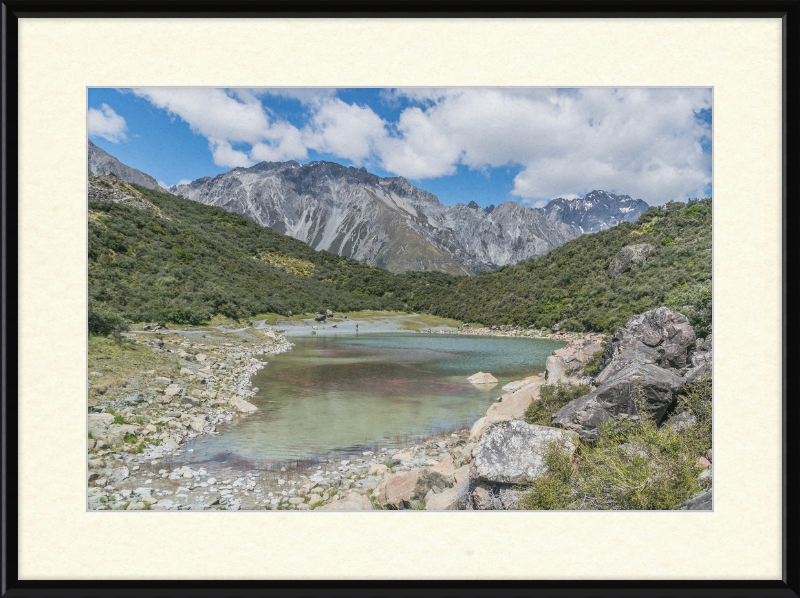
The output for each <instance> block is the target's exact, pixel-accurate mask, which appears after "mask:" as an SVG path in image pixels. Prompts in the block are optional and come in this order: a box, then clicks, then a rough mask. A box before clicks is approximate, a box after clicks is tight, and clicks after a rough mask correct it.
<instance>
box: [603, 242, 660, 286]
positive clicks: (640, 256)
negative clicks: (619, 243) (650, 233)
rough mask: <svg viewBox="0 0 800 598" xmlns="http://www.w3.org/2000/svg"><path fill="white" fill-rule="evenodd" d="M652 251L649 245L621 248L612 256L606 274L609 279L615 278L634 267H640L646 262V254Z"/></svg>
mask: <svg viewBox="0 0 800 598" xmlns="http://www.w3.org/2000/svg"><path fill="white" fill-rule="evenodd" d="M653 249H654V247H653V246H652V245H650V244H649V243H642V244H640V245H628V246H627V247H623V248H622V249H621V250H620V252H619V253H618V254H617V255H615V256H614V259H613V260H611V263H610V264H609V265H608V270H607V271H606V274H607V275H608V277H609V278H616V277H617V276H619V275H620V274H623V273H625V272H627V271H628V270H630V269H631V268H633V267H634V266H641V265H642V264H644V263H645V261H646V260H647V254H648V253H650V252H651V251H653Z"/></svg>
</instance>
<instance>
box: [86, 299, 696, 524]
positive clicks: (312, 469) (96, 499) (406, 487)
mask: <svg viewBox="0 0 800 598" xmlns="http://www.w3.org/2000/svg"><path fill="white" fill-rule="evenodd" d="M659 309H660V310H664V308H659ZM653 311H654V312H655V311H657V310H653ZM664 312H669V310H664V311H663V312H659V314H658V315H657V316H652V315H651V312H648V313H647V314H643V315H642V316H635V317H632V318H631V319H629V322H628V328H624V329H623V328H618V329H617V331H615V334H614V336H613V337H612V338H611V339H608V337H605V336H604V335H600V334H575V333H557V336H556V334H553V335H549V336H547V337H545V338H551V339H553V340H562V339H563V340H568V341H569V343H568V344H567V346H565V347H562V348H561V349H558V350H556V351H554V352H553V354H552V355H551V356H550V357H549V358H548V360H547V366H546V371H545V373H544V374H538V375H534V376H531V377H528V378H525V379H523V380H520V381H517V382H513V383H510V384H507V385H506V386H504V387H503V390H506V391H507V392H506V393H505V394H503V395H502V396H500V397H498V398H497V399H496V401H495V403H493V404H492V405H491V406H490V407H489V408H488V409H487V412H486V414H485V415H484V416H483V417H482V418H480V419H478V420H477V421H476V422H475V423H474V424H473V425H472V427H471V428H470V430H469V431H467V430H461V431H459V432H456V433H451V434H448V435H442V436H439V437H433V438H430V439H428V440H427V441H425V442H420V443H417V444H415V445H413V446H409V447H407V448H406V449H404V450H399V451H398V450H389V449H386V448H382V449H380V448H378V449H376V450H370V451H364V452H363V453H361V454H360V455H358V456H357V457H355V458H352V459H346V460H340V461H337V462H333V461H331V460H323V461H317V462H316V463H306V464H303V465H300V466H298V465H297V464H295V465H292V464H285V466H282V465H281V464H275V463H272V464H264V463H261V464H258V463H245V464H227V463H225V462H222V463H218V464H211V463H209V464H207V465H206V466H204V467H196V468H193V467H191V466H188V465H181V466H176V465H180V464H179V463H178V464H176V463H175V461H176V460H180V455H181V450H182V449H181V446H182V445H183V443H185V441H186V440H188V439H191V438H194V437H197V436H199V435H201V434H211V435H214V434H216V433H218V432H217V430H216V427H217V426H220V425H226V423H231V422H233V423H235V421H236V420H237V419H238V418H240V417H246V415H247V413H249V412H251V411H253V410H255V406H253V405H251V404H249V403H247V401H246V400H245V399H246V398H247V396H248V394H250V395H251V394H252V392H253V391H252V390H247V388H248V386H249V379H250V376H252V374H253V373H254V372H255V371H257V369H259V368H260V367H263V365H264V364H263V362H261V361H260V360H258V359H256V358H255V357H254V355H258V354H269V353H278V352H282V351H285V350H288V349H289V348H290V347H291V343H288V342H287V341H286V340H285V339H284V338H283V337H282V336H281V335H280V334H279V333H276V332H275V331H273V330H270V329H249V330H248V331H247V332H248V333H249V334H251V335H253V334H261V335H267V336H268V337H269V340H268V341H267V342H265V343H263V344H257V345H254V346H249V347H247V349H246V350H244V349H242V348H241V343H240V344H239V345H238V346H236V343H234V342H231V343H223V344H222V345H220V344H219V343H218V344H217V346H215V347H213V351H212V347H210V345H209V343H207V342H206V343H198V342H195V343H192V342H189V341H182V342H172V343H163V341H162V342H161V343H160V342H159V341H158V340H150V341H144V342H145V343H148V344H150V345H151V346H153V350H154V351H162V352H171V353H172V354H174V355H175V356H177V357H178V358H179V359H180V360H181V366H182V370H181V372H182V374H183V375H184V376H186V380H185V382H184V383H183V384H181V383H178V382H176V381H174V380H170V379H161V380H159V378H156V379H155V381H156V382H160V383H162V385H163V388H162V389H160V390H159V389H155V392H154V393H151V395H152V396H148V399H146V401H147V403H146V404H147V407H144V408H141V409H137V410H136V411H134V410H133V409H130V408H129V409H128V411H127V412H126V415H124V416H123V419H124V420H125V421H124V422H120V421H119V419H118V416H119V414H115V415H112V414H109V413H108V408H98V407H95V409H96V410H102V411H104V412H103V413H93V414H90V415H89V420H90V428H89V429H90V432H93V431H94V433H93V434H92V436H93V438H91V439H90V440H89V444H90V448H89V496H88V505H89V508H90V509H102V510H106V509H113V510H117V509H123V508H124V509H128V510H136V509H153V510H215V509H222V510H262V509H267V510H269V509H279V510H284V509H293V510H316V509H319V510H348V511H352V510H374V509H398V510H404V509H416V510H421V509H424V510H507V509H515V508H517V506H518V504H519V500H520V496H521V494H522V493H521V491H520V490H519V488H520V486H524V485H525V484H526V483H529V482H530V481H531V480H533V479H536V478H537V476H540V475H541V474H542V473H543V471H544V469H545V468H544V465H543V462H542V458H541V454H540V453H541V451H540V450H539V449H540V448H541V447H544V446H545V445H547V444H549V443H552V442H554V441H557V442H562V443H563V445H564V446H565V447H566V448H565V450H568V451H574V450H575V449H576V448H577V446H578V445H579V443H580V442H581V441H582V440H584V439H587V438H590V437H591V435H592V430H593V429H596V425H597V424H596V423H594V420H593V418H594V417H595V416H597V413H599V412H598V411H597V405H596V403H591V401H590V403H591V404H588V406H586V407H584V406H583V405H584V404H585V403H587V400H588V399H587V398H586V397H581V399H578V400H577V401H573V402H572V403H570V405H568V406H567V407H568V408H569V409H568V408H567V407H565V408H564V409H562V410H561V411H559V413H558V414H556V416H558V417H555V416H554V418H553V420H554V422H556V420H558V423H556V424H555V426H556V427H550V426H536V425H531V424H527V423H525V422H524V421H523V420H524V415H525V411H526V410H527V408H528V407H529V406H530V405H531V403H532V402H533V401H536V400H537V399H538V398H539V392H540V390H541V388H542V386H543V385H546V384H558V383H559V382H568V383H570V382H571V383H590V384H591V385H592V387H593V390H592V393H590V395H587V397H590V398H591V397H593V396H596V395H598V394H602V393H606V394H609V391H607V388H611V387H613V388H615V389H618V388H621V387H620V381H622V383H627V382H626V380H627V378H625V375H627V374H622V375H620V374H619V373H620V372H628V373H629V374H630V371H629V370H630V369H631V367H630V366H631V363H633V364H634V365H636V364H639V365H638V366H636V367H639V368H641V367H642V365H641V363H640V362H641V361H642V360H644V361H645V362H646V363H650V364H652V365H651V366H647V367H651V369H652V370H653V371H648V372H645V373H646V374H648V375H650V377H649V378H648V377H647V376H641V375H640V374H641V372H638V370H637V372H634V373H633V374H631V375H634V376H635V375H640V378H644V382H645V384H649V383H650V380H651V379H652V378H653V376H655V379H656V380H655V382H654V385H655V386H654V387H653V388H656V389H657V390H658V392H660V393H661V395H659V396H661V403H664V402H665V401H666V402H668V401H672V400H673V399H672V397H673V396H674V395H675V393H676V392H677V391H678V390H679V389H680V388H681V387H682V385H683V384H684V383H686V382H687V381H688V380H690V379H695V378H697V376H699V375H701V374H702V373H704V372H706V370H707V369H708V368H709V365H710V361H711V339H710V338H709V339H708V340H706V341H705V342H703V340H702V339H695V337H694V332H693V331H692V330H691V327H690V326H689V327H688V330H687V326H688V323H685V322H684V321H683V320H685V318H684V317H683V316H680V314H674V312H669V313H668V314H665V313H664ZM676 316H680V318H678V317H676ZM637 318H638V319H637ZM681 318H683V320H681ZM629 328H630V329H629ZM516 332H520V331H519V330H502V329H495V330H492V329H491V328H488V329H480V330H470V331H468V332H466V331H462V332H461V334H481V335H498V336H500V335H502V336H517V335H516V334H514V333H516ZM525 332H528V331H522V334H520V336H526V337H529V336H532V334H533V333H532V334H525ZM539 333H541V331H539ZM450 334H452V332H450ZM642 339H645V340H644V341H643V340H642ZM645 341H646V342H645ZM136 342H142V341H136ZM620 343H621V344H620ZM648 343H649V344H648ZM225 345H230V346H225ZM620 347H622V349H620ZM600 350H602V351H603V360H604V363H603V370H604V371H603V372H601V374H603V375H602V376H597V377H596V378H594V377H589V376H586V375H585V374H584V373H583V372H582V368H583V366H584V365H585V364H586V363H587V362H588V361H589V360H590V358H592V356H595V357H596V355H597V354H598V351H600ZM190 351H195V353H190ZM203 351H205V353H203ZM665 355H666V356H667V357H664V356H665ZM659 360H660V361H659ZM207 363H209V364H210V365H206V364H207ZM199 366H202V367H199ZM229 368H230V370H231V371H230V374H227V372H226V370H228V369H229ZM653 368H655V369H653ZM634 369H636V368H634ZM184 370H185V371H184ZM220 370H222V371H223V372H226V374H225V375H221V374H220ZM656 370H658V371H656ZM660 370H664V371H665V372H667V373H666V374H664V373H662V372H661V371H660ZM612 374H615V375H612ZM666 375H669V376H674V378H675V380H672V379H670V385H669V389H668V390H665V388H663V384H661V382H660V378H658V376H662V377H664V376H666ZM601 378H603V379H602V380H601ZM192 381H195V382H198V381H199V382H200V383H201V384H202V385H203V387H204V388H207V389H206V390H197V389H195V390H192V391H188V390H187V386H188V384H187V382H192ZM221 383H224V387H223V388H221V389H219V390H212V389H213V388H214V386H215V385H217V386H219V385H220V384H221ZM604 383H605V386H604ZM609 384H611V386H610V387H609V386H608V385H609ZM623 386H624V384H623ZM151 390H152V389H151ZM611 394H613V392H612V393H611ZM617 394H618V395H620V402H619V404H618V405H617V406H613V405H612V404H611V403H609V402H608V401H610V398H609V397H606V401H607V403H603V405H606V406H605V407H603V408H604V409H610V411H608V413H610V414H611V417H612V418H614V419H624V418H626V417H631V418H636V417H638V411H635V409H633V408H631V407H630V406H629V405H628V403H629V401H628V400H627V399H625V397H622V396H621V394H620V392H617ZM622 394H624V393H622ZM656 394H657V393H656ZM667 395H668V396H667ZM139 396H140V397H141V395H139ZM603 396H605V395H603ZM614 396H616V395H614ZM137 401H138V399H137V400H134V403H137ZM125 402H128V399H125ZM138 403H141V401H139V402H138ZM612 403H613V401H612ZM661 403H659V405H657V406H655V410H656V411H658V410H659V409H661ZM136 406H137V407H138V404H137V405H136ZM129 407H132V405H130V406H129ZM581 409H583V410H584V411H583V412H581ZM587 409H588V411H587ZM137 411H141V412H143V414H144V415H146V416H145V417H144V419H146V420H148V422H149V423H145V422H144V421H142V422H139V423H135V422H130V421H129V420H130V419H131V418H130V417H129V415H128V414H131V413H136V412H137ZM562 412H564V413H562ZM581 413H582V414H581ZM661 415H663V410H662V411H661ZM684 415H685V414H684ZM133 417H135V415H134V416H133ZM601 417H606V416H601ZM115 418H117V419H116V423H114V420H115ZM558 418H561V419H560V420H559V419H558ZM680 419H681V416H680V415H678V416H676V417H673V418H672V419H671V420H669V421H665V422H664V423H663V424H662V425H673V426H675V425H677V426H680V425H685V424H686V422H683V424H682V423H681V422H680V421H677V420H680ZM684 419H685V418H684ZM562 420H563V421H562ZM127 434H136V437H135V439H133V438H132V440H133V441H134V442H135V441H138V439H139V438H140V437H143V438H145V440H144V444H146V445H148V446H147V447H146V448H142V452H141V453H136V452H133V451H131V450H130V448H131V447H130V445H129V444H128V445H125V444H124V442H123V443H122V444H123V446H121V447H120V446H119V445H118V444H117V445H116V446H115V447H113V448H105V447H104V446H103V444H109V440H110V439H111V437H112V436H113V440H119V439H120V437H121V438H122V440H123V441H124V440H125V438H126V435H127ZM140 435H141V436H140ZM151 439H153V440H155V442H157V443H158V446H153V445H152V444H151V443H150V440H151ZM98 440H99V442H98ZM93 443H94V444H93ZM115 444H116V443H115ZM139 446H141V445H139ZM126 448H127V449H128V450H125V449H126ZM701 459H703V460H704V462H705V463H707V465H702V467H709V468H710V466H711V451H710V450H709V451H708V452H707V454H705V455H703V456H702V457H701ZM707 474H708V475H706V474H703V476H701V477H702V478H703V479H702V480H700V481H698V489H699V490H700V492H698V493H697V494H696V495H694V496H692V497H691V498H690V499H688V500H687V501H686V503H685V505H684V507H683V508H691V509H709V508H711V507H710V505H711V489H710V487H709V486H710V469H709V470H707Z"/></svg>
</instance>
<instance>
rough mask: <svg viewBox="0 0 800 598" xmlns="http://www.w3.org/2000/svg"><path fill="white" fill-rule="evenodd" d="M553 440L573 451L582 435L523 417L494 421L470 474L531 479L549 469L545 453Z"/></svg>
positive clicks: (495, 478) (482, 477)
mask: <svg viewBox="0 0 800 598" xmlns="http://www.w3.org/2000/svg"><path fill="white" fill-rule="evenodd" d="M553 442H557V443H559V444H560V445H561V446H562V449H563V450H565V451H567V452H568V453H569V454H572V453H573V452H574V451H575V449H576V448H577V446H578V436H577V435H576V434H575V433H574V432H571V431H567V430H560V429H557V428H549V427H546V426H535V425H531V424H527V423H525V422H523V421H519V420H511V421H504V422H499V423H496V424H492V425H491V426H489V427H488V428H487V429H486V431H485V432H484V433H483V436H482V437H481V440H480V442H479V443H478V446H477V447H476V448H475V450H474V451H473V454H472V467H471V470H470V476H471V477H473V478H475V479H478V480H482V481H485V482H495V483H502V484H524V483H527V482H531V481H533V480H535V479H536V478H538V477H539V476H541V475H542V473H544V472H545V471H546V467H545V465H544V461H543V459H542V454H543V452H544V450H545V449H546V448H547V447H548V446H549V445H550V444H551V443H553Z"/></svg>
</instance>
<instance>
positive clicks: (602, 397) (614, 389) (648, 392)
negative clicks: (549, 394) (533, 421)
mask: <svg viewBox="0 0 800 598" xmlns="http://www.w3.org/2000/svg"><path fill="white" fill-rule="evenodd" d="M682 383H683V380H682V379H681V377H680V376H678V375H677V374H675V373H673V372H670V371H669V370H665V369H663V368H660V367H658V366H656V365H653V364H641V365H640V364H635V365H631V366H630V367H627V368H624V369H622V370H620V371H618V372H616V373H615V374H614V375H613V376H612V377H611V378H609V379H607V380H606V381H605V382H604V383H603V384H602V385H601V386H599V387H598V388H597V389H595V390H594V391H592V392H591V393H589V394H588V395H584V396H583V397H580V398H578V399H575V400H574V401H572V402H571V403H568V404H567V405H565V406H564V407H562V408H561V409H559V410H558V411H557V412H556V413H555V415H553V419H552V423H553V425H554V426H558V427H561V428H567V429H570V430H573V431H575V432H577V433H578V434H579V435H580V436H581V438H583V439H584V440H594V439H595V438H597V435H598V432H599V428H600V426H601V425H602V424H603V423H604V422H606V421H607V420H609V419H614V420H618V419H621V418H625V417H636V418H639V417H651V418H653V419H655V420H656V421H657V422H658V421H661V419H662V418H663V416H664V414H665V413H666V411H667V409H668V408H669V407H670V405H672V402H673V401H674V396H675V393H676V392H677V391H678V389H680V387H681V385H682Z"/></svg>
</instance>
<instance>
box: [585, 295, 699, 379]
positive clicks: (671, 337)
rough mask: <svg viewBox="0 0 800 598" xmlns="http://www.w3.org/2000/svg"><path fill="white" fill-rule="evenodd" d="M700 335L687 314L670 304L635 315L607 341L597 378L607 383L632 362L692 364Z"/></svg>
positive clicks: (672, 366) (664, 365)
mask: <svg viewBox="0 0 800 598" xmlns="http://www.w3.org/2000/svg"><path fill="white" fill-rule="evenodd" d="M695 341H696V336H695V333H694V329H693V328H692V326H691V325H690V324H689V320H688V319H687V318H686V316H684V315H683V314H679V313H677V312H674V311H672V310H670V309H667V308H666V307H658V308H656V309H651V310H650V311H648V312H645V313H643V314H639V315H636V316H631V317H629V318H628V321H627V322H626V324H625V328H617V329H616V330H615V331H614V334H613V336H612V337H611V340H609V341H608V343H606V347H605V349H604V350H603V356H602V358H601V367H602V370H601V372H600V373H599V374H598V375H597V377H596V378H595V382H596V383H597V384H603V383H604V382H605V381H606V380H608V379H609V378H611V377H612V376H614V375H615V374H616V373H617V372H619V371H620V370H622V369H623V368H625V367H628V366H629V365H630V364H633V363H638V364H651V363H652V364H656V365H658V366H659V367H661V368H665V369H673V370H680V369H682V368H685V367H687V366H689V365H690V364H691V356H692V353H694V351H695V346H696V342H695Z"/></svg>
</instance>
